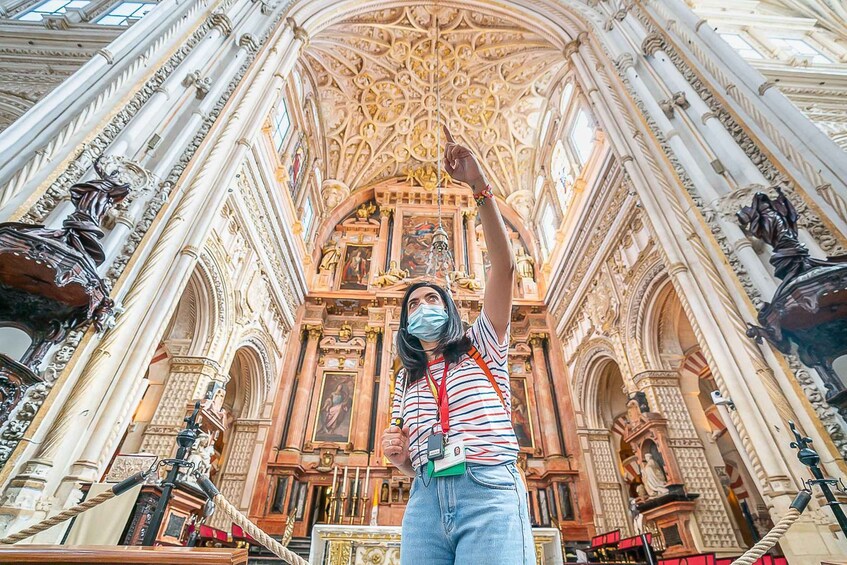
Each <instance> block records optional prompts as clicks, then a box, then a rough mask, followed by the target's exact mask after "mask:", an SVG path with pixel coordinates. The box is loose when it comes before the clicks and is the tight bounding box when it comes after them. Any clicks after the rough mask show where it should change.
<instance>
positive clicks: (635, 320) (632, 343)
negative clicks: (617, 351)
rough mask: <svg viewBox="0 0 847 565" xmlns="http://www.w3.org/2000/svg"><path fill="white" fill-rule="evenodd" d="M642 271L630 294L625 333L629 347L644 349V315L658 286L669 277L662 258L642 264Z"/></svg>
mask: <svg viewBox="0 0 847 565" xmlns="http://www.w3.org/2000/svg"><path fill="white" fill-rule="evenodd" d="M640 270H641V273H640V274H639V276H638V277H637V278H636V280H635V283H634V286H635V290H634V291H633V292H632V293H631V294H630V296H629V301H628V303H627V305H626V312H625V314H624V320H625V325H624V328H625V330H624V331H625V332H626V333H625V335H626V341H627V345H628V349H630V350H637V351H643V350H644V327H645V321H644V317H645V315H646V314H647V312H648V311H649V304H650V300H651V298H652V297H653V296H655V293H656V292H657V289H658V288H661V287H662V285H664V284H665V283H666V282H667V281H668V280H669V279H668V275H667V273H666V272H665V266H664V265H663V264H662V262H661V261H660V260H655V261H653V262H645V263H643V264H642V267H641V269H640Z"/></svg>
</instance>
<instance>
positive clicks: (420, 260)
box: [400, 216, 453, 278]
mask: <svg viewBox="0 0 847 565" xmlns="http://www.w3.org/2000/svg"><path fill="white" fill-rule="evenodd" d="M442 226H444V230H445V231H446V232H447V239H448V241H449V244H448V245H449V246H450V250H451V252H452V251H453V218H451V217H447V218H444V219H443V220H442ZM437 227H438V217H437V216H404V217H403V235H402V239H401V244H402V245H401V253H402V255H401V256H400V268H401V269H405V270H407V271H409V277H410V278H415V277H422V276H424V275H426V263H427V258H428V256H429V249H430V245H431V244H432V234H433V232H435V229H436V228H437ZM436 275H438V276H441V277H444V276H445V275H446V273H436Z"/></svg>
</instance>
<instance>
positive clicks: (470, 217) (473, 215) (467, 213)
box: [462, 208, 476, 221]
mask: <svg viewBox="0 0 847 565" xmlns="http://www.w3.org/2000/svg"><path fill="white" fill-rule="evenodd" d="M462 216H463V217H465V218H467V219H468V220H469V221H471V220H473V219H474V218H476V210H475V209H474V208H468V209H467V210H462Z"/></svg>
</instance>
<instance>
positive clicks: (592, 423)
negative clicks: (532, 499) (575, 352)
mask: <svg viewBox="0 0 847 565" xmlns="http://www.w3.org/2000/svg"><path fill="white" fill-rule="evenodd" d="M577 367H579V369H577V372H576V373H575V378H576V379H577V380H578V381H581V382H584V383H585V385H584V388H583V389H582V394H581V396H577V397H576V400H577V402H578V403H579V408H578V410H579V409H580V408H581V410H582V412H583V414H584V417H585V423H586V427H584V428H580V429H578V431H577V435H578V436H579V438H580V443H581V447H582V449H583V452H584V454H585V460H586V467H587V470H588V473H589V475H590V476H592V477H594V480H592V481H590V482H589V484H590V488H591V494H592V499H593V504H594V509H595V512H594V516H595V525H596V527H597V531H598V532H607V531H612V530H616V529H619V530H621V532H622V534H626V533H629V532H631V531H632V521H631V517H630V514H629V510H628V507H629V505H628V502H627V500H628V498H627V493H626V492H625V487H624V484H625V483H624V480H623V477H622V475H621V469H622V465H621V462H620V458H619V456H618V453H619V450H620V438H619V437H617V438H616V437H615V434H614V433H613V429H614V427H615V425H616V422H617V417H618V416H620V414H621V413H624V412H625V411H626V395H625V394H624V392H623V387H624V382H623V377H622V375H621V371H620V367H619V366H618V364H617V362H616V361H615V359H614V357H613V354H612V351H611V350H610V349H608V348H607V347H605V346H604V345H603V344H595V346H594V347H593V348H591V349H587V350H586V351H585V352H584V353H583V355H582V356H581V358H580V360H579V362H578V364H577ZM606 396H610V397H611V398H616V399H617V402H616V403H615V402H606V401H605V400H601V399H605V397H606Z"/></svg>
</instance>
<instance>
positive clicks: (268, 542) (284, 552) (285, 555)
mask: <svg viewBox="0 0 847 565" xmlns="http://www.w3.org/2000/svg"><path fill="white" fill-rule="evenodd" d="M214 501H215V505H216V506H217V507H218V509H220V510H222V511H223V512H224V513H225V514H226V515H227V516H229V517H230V518H232V521H233V522H235V523H236V524H238V525H239V526H240V527H241V529H242V530H244V531H245V532H247V533H248V534H249V535H250V536H251V537H252V538H253V539H255V540H256V541H257V542H259V543H260V544H262V545H263V546H265V547H266V548H267V549H269V550H270V551H271V553H273V554H274V555H276V556H277V557H279V558H280V559H284V560H285V561H288V562H289V563H291V565H310V564H309V562H308V561H306V560H305V559H303V558H302V557H300V556H299V555H297V554H296V553H294V552H293V551H291V550H290V549H288V548H287V547H285V546H283V545H282V544H281V543H279V542H278V541H276V540H275V539H273V538H272V537H271V536H269V535H268V534H266V533H265V532H263V531H262V530H261V529H259V526H257V525H256V524H254V523H253V522H251V521H250V520H249V519H248V518H247V516H245V515H244V514H242V513H241V512H240V511H239V510H238V508H236V507H235V506H233V505H232V504H230V502H229V501H228V500H227V499H225V498H224V496H223V495H222V494H221V493H217V494H216V495H215V497H214Z"/></svg>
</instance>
